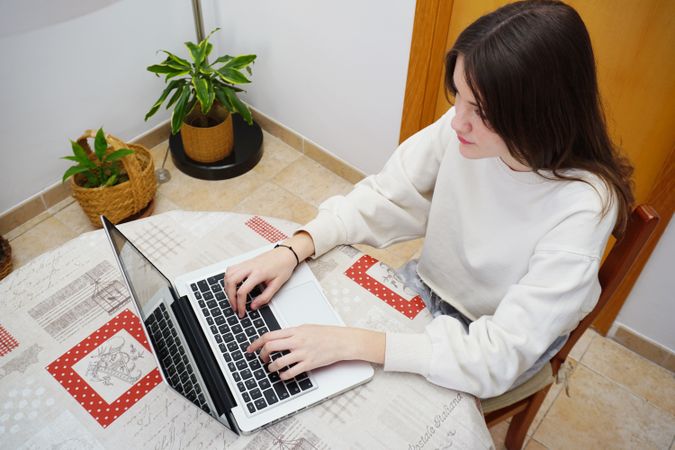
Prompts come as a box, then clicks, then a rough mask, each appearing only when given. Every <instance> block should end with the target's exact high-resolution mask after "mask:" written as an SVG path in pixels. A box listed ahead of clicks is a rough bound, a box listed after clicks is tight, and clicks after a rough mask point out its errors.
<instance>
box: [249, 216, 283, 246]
mask: <svg viewBox="0 0 675 450" xmlns="http://www.w3.org/2000/svg"><path fill="white" fill-rule="evenodd" d="M246 226H247V227H249V228H250V229H252V230H253V231H255V232H256V233H258V234H259V235H260V236H262V237H264V238H265V239H267V240H268V241H269V242H278V241H280V240H282V239H286V238H287V237H288V236H287V235H286V234H284V233H283V232H282V231H281V230H279V229H278V228H276V227H274V226H273V225H272V224H270V223H269V222H268V221H266V220H265V219H263V218H262V217H260V216H253V217H251V218H250V219H248V220H247V221H246Z"/></svg>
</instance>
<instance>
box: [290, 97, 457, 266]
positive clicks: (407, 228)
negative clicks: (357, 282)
mask: <svg viewBox="0 0 675 450" xmlns="http://www.w3.org/2000/svg"><path fill="white" fill-rule="evenodd" d="M451 111H453V112H452V114H454V110H452V109H451V110H450V111H448V112H447V113H446V114H445V115H444V116H443V117H441V118H440V119H439V120H438V121H436V122H435V123H433V124H431V125H430V126H428V127H427V128H425V129H423V130H421V131H420V132H418V133H416V134H415V135H413V136H411V137H410V138H409V139H407V140H406V141H405V142H403V143H402V144H401V145H400V146H399V147H398V148H397V149H396V151H395V152H394V153H393V155H392V156H391V158H390V159H389V161H387V163H386V164H385V166H384V168H383V169H382V171H381V172H380V173H378V174H377V175H371V176H369V177H367V178H365V179H364V180H362V181H361V182H359V183H358V184H357V185H356V186H355V187H354V189H353V190H352V192H350V193H349V194H348V195H346V196H335V197H331V198H329V199H328V200H326V201H325V202H323V203H322V204H321V205H320V206H319V213H318V215H317V217H316V218H315V219H314V220H312V221H311V222H309V223H308V224H307V225H305V226H304V227H302V228H300V230H302V231H306V232H308V233H309V234H310V235H311V236H312V239H313V241H314V248H315V253H314V256H315V257H319V256H321V255H322V254H324V253H326V252H327V251H329V250H330V249H332V248H333V247H335V246H337V245H340V244H355V243H363V244H368V245H372V246H374V247H385V246H387V245H389V244H393V243H395V242H399V241H403V240H409V239H414V238H416V237H419V236H421V235H423V234H424V231H425V229H426V223H427V218H428V213H429V207H430V205H431V196H432V194H433V188H434V185H435V183H436V177H437V174H438V169H439V166H440V163H441V160H442V158H443V154H444V151H445V148H446V147H447V144H448V142H449V140H450V138H451V137H452V136H453V131H452V128H451V126H450V121H451V119H452V114H451Z"/></svg>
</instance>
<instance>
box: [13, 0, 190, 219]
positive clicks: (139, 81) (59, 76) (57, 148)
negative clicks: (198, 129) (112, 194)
mask: <svg viewBox="0 0 675 450" xmlns="http://www.w3.org/2000/svg"><path fill="white" fill-rule="evenodd" d="M0 17H2V19H0V24H1V25H2V32H0V60H1V61H2V62H1V63H0V80H2V82H1V83H0V104H2V120H0V166H1V167H0V171H1V173H2V181H0V214H1V213H2V212H5V211H7V210H9V209H10V208H12V207H14V206H16V205H17V204H19V203H21V202H22V201H24V200H26V199H28V198H30V197H31V196H33V195H34V194H36V193H38V192H40V191H42V190H43V189H45V188H46V187H49V186H51V185H53V184H54V183H55V182H57V181H59V180H60V179H61V176H62V175H63V172H64V171H65V169H66V168H67V167H68V165H69V164H68V162H67V161H64V160H61V159H59V157H61V156H64V155H66V154H68V153H69V152H70V144H69V142H68V139H76V138H77V137H78V136H79V135H80V134H81V133H82V132H83V131H84V130H85V129H87V128H98V127H99V126H101V125H103V126H104V127H105V130H106V131H108V132H112V133H113V134H116V135H118V136H119V137H121V138H123V139H130V138H132V137H135V136H138V135H140V134H142V133H143V132H145V131H147V130H148V129H150V128H152V127H153V126H154V125H156V124H158V123H159V122H161V121H162V120H164V119H166V118H168V114H167V113H166V112H165V111H163V110H162V111H161V112H160V113H158V114H157V115H156V116H155V117H153V118H152V119H150V120H149V121H148V123H145V122H143V117H144V116H145V113H146V112H147V111H148V109H150V106H152V104H153V103H154V101H155V99H156V98H157V97H158V96H159V94H160V93H161V91H162V89H163V87H162V86H163V81H162V80H161V79H157V78H155V77H154V76H153V75H152V74H150V73H149V72H147V71H146V70H145V68H146V67H147V66H149V65H151V64H154V63H156V62H160V61H161V60H162V56H161V55H157V54H156V53H155V52H156V51H157V50H158V49H160V48H164V49H167V50H170V51H172V50H173V51H182V48H183V42H184V41H185V40H188V39H194V25H193V20H192V8H191V2H190V1H188V0H122V1H113V0H88V1H87V2H83V1H80V0H51V1H46V0H3V1H2V2H0Z"/></svg>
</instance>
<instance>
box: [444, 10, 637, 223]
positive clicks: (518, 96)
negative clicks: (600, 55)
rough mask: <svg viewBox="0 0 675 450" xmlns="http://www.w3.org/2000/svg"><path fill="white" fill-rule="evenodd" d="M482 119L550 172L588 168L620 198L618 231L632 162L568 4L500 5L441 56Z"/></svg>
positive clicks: (629, 200) (626, 211)
mask: <svg viewBox="0 0 675 450" xmlns="http://www.w3.org/2000/svg"><path fill="white" fill-rule="evenodd" d="M459 55H462V56H463V58H464V72H465V73H464V75H465V77H466V80H467V83H468V85H469V87H470V89H471V91H472V93H473V94H474V97H475V98H476V101H477V103H478V108H479V113H480V115H481V117H482V118H483V120H484V122H485V123H486V124H487V125H488V126H489V127H490V128H491V129H492V130H493V131H494V132H496V133H497V134H499V135H500V137H501V138H502V139H503V140H504V142H505V143H506V145H507V147H508V149H509V151H510V153H511V154H512V155H513V156H514V158H516V159H517V160H518V161H520V162H522V163H524V164H526V165H528V166H529V167H530V168H532V169H533V170H535V171H541V170H547V171H551V173H552V174H553V177H554V178H555V179H561V180H577V181H585V180H582V179H580V178H577V177H574V176H571V175H570V174H569V173H567V174H565V173H564V172H566V171H568V170H569V169H580V170H585V171H588V172H590V173H593V174H595V175H596V176H598V177H599V178H600V179H601V180H602V181H603V182H604V183H605V184H606V186H607V188H608V190H609V191H610V193H612V194H613V195H610V198H609V200H607V201H605V203H604V205H603V214H606V213H607V211H609V207H610V204H611V202H612V201H616V202H617V206H618V216H617V221H616V225H615V230H614V231H615V232H616V233H617V234H621V233H622V232H623V230H624V229H625V226H626V222H627V220H628V216H629V215H630V212H631V208H632V204H633V192H632V181H631V175H632V173H633V167H632V166H631V164H630V163H629V162H628V160H627V159H626V158H624V157H623V156H621V154H620V153H619V151H618V149H617V148H616V147H615V146H614V144H613V143H612V141H611V139H610V138H609V135H608V133H607V126H606V122H605V117H604V113H603V110H602V104H601V101H600V95H599V92H598V84H597V77H596V69H595V58H594V56H593V49H592V46H591V40H590V37H589V35H588V31H587V30H586V26H585V25H584V22H583V21H582V19H581V17H579V14H578V13H577V12H576V11H575V10H574V9H573V8H572V7H570V6H568V5H566V4H564V3H562V2H558V1H549V0H539V1H522V2H517V3H512V4H509V5H506V6H503V7H501V8H499V9H497V10H496V11H494V12H492V13H490V14H487V15H485V16H483V17H481V18H479V19H478V20H476V21H475V22H474V23H472V24H471V25H469V27H468V28H466V29H465V30H464V31H463V32H462V33H461V34H460V35H459V37H458V38H457V41H456V42H455V45H454V46H453V47H452V49H451V50H450V51H449V52H448V54H447V56H446V75H445V84H446V87H447V89H448V90H449V91H450V92H451V93H453V94H454V93H455V89H454V83H453V80H452V75H453V72H454V69H455V64H456V62H457V57H458V56H459Z"/></svg>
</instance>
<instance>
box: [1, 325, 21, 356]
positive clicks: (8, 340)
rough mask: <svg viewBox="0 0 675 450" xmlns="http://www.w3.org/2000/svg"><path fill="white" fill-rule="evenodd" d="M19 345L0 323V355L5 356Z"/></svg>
mask: <svg viewBox="0 0 675 450" xmlns="http://www.w3.org/2000/svg"><path fill="white" fill-rule="evenodd" d="M18 346H19V343H18V342H17V341H16V339H14V336H12V335H11V334H9V332H8V331H7V330H5V327H3V326H2V325H0V356H5V355H6V354H7V353H9V352H11V351H12V350H14V349H15V348H17V347H18Z"/></svg>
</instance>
